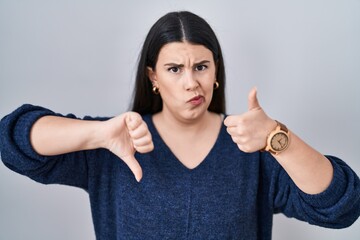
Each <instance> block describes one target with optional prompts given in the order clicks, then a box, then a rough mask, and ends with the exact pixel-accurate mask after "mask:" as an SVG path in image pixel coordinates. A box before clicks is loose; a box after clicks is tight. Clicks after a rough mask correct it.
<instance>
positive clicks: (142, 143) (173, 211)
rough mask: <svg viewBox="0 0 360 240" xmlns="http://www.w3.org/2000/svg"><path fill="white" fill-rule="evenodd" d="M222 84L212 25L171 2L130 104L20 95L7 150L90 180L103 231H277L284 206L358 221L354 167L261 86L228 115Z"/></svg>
mask: <svg viewBox="0 0 360 240" xmlns="http://www.w3.org/2000/svg"><path fill="white" fill-rule="evenodd" d="M224 86H225V71H224V63H223V57H222V53H221V48H220V45H219V43H218V41H217V39H216V36H215V34H214V32H213V31H212V29H211V28H210V26H209V25H208V24H207V23H206V22H205V21H204V20H203V19H202V18H200V17H198V16H196V15H194V14H192V13H190V12H172V13H169V14H166V15H165V16H163V17H162V18H160V19H159V20H158V21H157V22H156V23H155V24H154V25H153V27H152V28H151V30H150V32H149V33H148V35H147V38H146V40H145V43H144V46H143V49H142V53H141V56H140V60H139V66H138V72H137V77H136V87H135V97H134V103H133V111H132V112H126V113H124V114H122V115H120V116H117V117H114V118H111V119H91V118H86V119H83V120H79V119H76V118H75V116H73V115H67V116H65V117H64V116H61V115H60V114H56V113H54V112H52V111H50V110H48V109H44V108H42V107H37V106H32V105H23V106H22V107H20V108H19V109H17V110H15V111H14V112H13V113H11V114H9V115H8V116H6V117H5V118H4V119H2V121H1V144H0V146H1V157H2V160H3V162H4V164H5V165H6V166H8V167H9V168H10V169H12V170H14V171H16V172H19V173H21V174H24V175H27V176H29V177H30V178H32V179H34V180H35V181H38V182H41V183H45V184H49V183H60V184H66V185H71V186H76V187H80V188H83V189H85V190H86V191H87V192H88V193H89V196H90V202H91V208H92V216H93V221H94V226H95V233H96V236H97V239H271V229H272V216H273V214H274V213H278V212H282V213H284V214H285V215H286V216H288V217H295V218H297V219H300V220H303V221H307V222H309V223H310V224H316V225H319V226H324V227H330V228H343V227H347V226H349V225H351V224H352V223H353V222H354V221H355V220H356V219H357V218H358V216H359V214H360V187H359V183H360V181H359V178H358V177H357V175H356V174H355V173H354V172H353V171H352V170H351V169H350V168H349V167H348V166H347V165H346V164H345V163H344V162H343V161H341V160H340V159H338V158H336V157H332V156H327V157H325V156H323V155H321V154H320V153H318V152H317V151H316V150H314V149H312V148H311V147H310V146H308V145H307V144H306V143H304V142H303V141H302V140H301V139H299V138H298V137H297V136H296V135H295V134H294V133H292V132H291V131H290V130H288V129H287V128H286V126H285V125H283V124H281V123H280V122H277V121H275V120H273V119H271V118H269V117H268V116H267V115H266V113H265V112H264V111H263V109H262V108H261V106H260V104H259V102H258V100H257V97H256V89H255V88H254V89H253V90H251V91H250V93H249V98H248V102H249V110H248V112H246V113H244V114H242V115H235V116H225V115H224V114H225V96H224ZM119 158H120V159H121V160H122V161H121V160H120V159H119ZM134 176H135V179H134Z"/></svg>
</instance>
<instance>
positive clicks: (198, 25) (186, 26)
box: [132, 11, 225, 114]
mask: <svg viewBox="0 0 360 240" xmlns="http://www.w3.org/2000/svg"><path fill="white" fill-rule="evenodd" d="M184 41H187V42H189V43H192V44H200V45H203V46H205V47H206V48H208V49H209V50H210V51H211V52H212V54H213V57H214V62H215V64H216V67H217V69H216V81H218V83H219V88H217V89H216V90H214V93H213V97H212V101H211V103H210V105H209V108H208V110H209V111H211V112H216V113H225V67H224V60H223V56H222V52H221V48H220V44H219V41H218V39H217V38H216V35H215V33H214V31H213V30H212V29H211V27H210V25H209V24H208V23H207V22H206V21H205V20H204V19H203V18H201V17H199V16H197V15H195V14H193V13H191V12H187V11H182V12H170V13H168V14H166V15H164V16H163V17H161V18H160V19H159V20H158V21H157V22H156V23H155V24H154V25H153V26H152V27H151V29H150V31H149V33H148V35H147V37H146V39H145V42H144V45H143V48H142V50H141V53H140V56H139V62H138V69H137V74H136V82H135V88H134V95H133V96H134V99H133V103H132V111H135V112H138V113H140V114H154V113H157V112H160V111H161V110H162V99H161V97H160V95H155V94H154V93H153V92H152V84H151V82H150V80H149V78H148V76H147V67H151V68H152V69H154V70H155V67H156V62H157V59H158V55H159V52H160V49H161V48H162V47H163V46H164V45H165V44H167V43H171V42H184Z"/></svg>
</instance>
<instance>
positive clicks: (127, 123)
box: [104, 112, 154, 182]
mask: <svg viewBox="0 0 360 240" xmlns="http://www.w3.org/2000/svg"><path fill="white" fill-rule="evenodd" d="M104 124H105V128H104V131H105V136H106V137H105V139H106V140H105V148H107V149H109V150H110V151H111V152H113V153H114V154H115V155H117V156H118V157H120V158H121V159H122V160H123V161H124V162H125V163H126V164H127V165H128V167H129V168H130V170H131V171H132V172H133V174H134V176H135V178H136V180H137V181H138V182H140V180H141V178H142V169H141V166H140V164H139V162H138V161H137V160H136V159H135V157H134V154H135V152H136V151H137V152H139V153H147V152H150V151H152V150H153V149H154V144H153V141H152V137H151V133H150V131H149V129H148V127H147V125H146V123H145V122H144V121H143V119H142V118H141V116H140V115H139V114H138V113H135V112H126V113H124V114H122V115H120V116H117V117H114V118H112V119H110V120H108V121H106V122H104Z"/></svg>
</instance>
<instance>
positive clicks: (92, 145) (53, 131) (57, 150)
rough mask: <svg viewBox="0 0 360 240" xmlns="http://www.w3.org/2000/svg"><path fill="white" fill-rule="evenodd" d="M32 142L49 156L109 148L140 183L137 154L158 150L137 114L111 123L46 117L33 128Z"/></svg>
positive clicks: (40, 151) (118, 117)
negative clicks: (135, 155)
mask: <svg viewBox="0 0 360 240" xmlns="http://www.w3.org/2000/svg"><path fill="white" fill-rule="evenodd" d="M30 141H31V144H32V146H33V148H34V150H35V151H36V152H37V153H39V154H41V155H47V156H52V155H59V154H64V153H69V152H76V151H82V150H91V149H97V148H106V149H108V150H110V151H111V152H113V153H114V154H115V155H117V156H118V157H119V158H121V159H122V160H123V161H124V162H125V163H126V164H127V165H128V167H129V168H130V169H131V171H132V172H133V173H134V176H135V178H136V180H137V181H140V180H141V178H142V170H141V167H140V165H139V163H138V162H137V160H136V159H135V158H134V154H135V151H138V152H140V153H146V152H149V151H152V149H153V148H154V146H153V143H152V139H151V134H150V132H149V130H148V128H147V125H146V123H145V122H144V121H143V120H142V118H141V116H140V115H139V114H138V113H135V112H126V113H124V114H122V115H120V116H117V117H114V118H112V119H109V120H107V121H92V120H88V121H87V120H79V119H69V118H64V117H58V116H44V117H42V118H40V119H39V120H37V121H36V122H35V124H34V125H33V127H32V129H31V133H30Z"/></svg>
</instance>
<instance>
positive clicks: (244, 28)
mask: <svg viewBox="0 0 360 240" xmlns="http://www.w3.org/2000/svg"><path fill="white" fill-rule="evenodd" d="M173 10H190V11H193V12H194V13H196V14H199V15H200V16H202V17H203V18H205V19H206V20H207V21H208V22H209V23H210V25H211V26H212V27H213V29H214V30H215V32H216V33H217V36H218V38H219V40H220V43H221V44H222V48H223V52H224V57H225V64H226V72H227V88H226V91H227V107H228V113H230V114H241V113H243V112H245V111H246V110H247V94H248V92H249V90H250V89H251V87H252V86H257V87H258V97H259V101H260V104H261V105H262V107H263V108H264V109H265V111H266V112H267V113H268V114H269V115H270V116H271V117H273V118H275V119H278V120H280V121H282V122H284V123H286V124H287V125H288V127H289V128H290V129H292V130H293V131H294V132H296V133H297V134H298V135H300V136H301V137H302V138H303V139H304V140H305V141H307V142H308V143H309V144H310V145H312V146H313V147H315V148H316V149H318V150H319V151H321V152H323V153H324V154H332V155H336V156H338V157H340V158H342V159H344V160H345V161H346V162H347V163H348V164H349V165H351V166H352V168H353V169H354V170H355V171H356V172H357V173H358V174H359V173H360V162H359V157H358V156H359V155H358V153H357V151H358V150H359V146H360V141H359V136H360V127H359V122H360V106H359V104H360V92H359V90H360V44H359V43H360V1H358V0H302V1H300V0H298V1H287V0H272V1H258V0H248V1H246V0H235V1H209V0H207V1H192V0H182V1H165V0H163V1H160V0H153V1H140V0H139V1H127V2H125V1H89V0H81V1H80V0H79V1H73V0H62V1H56V0H42V1H40V0H32V1H31V0H28V1H25V0H24V1H19V0H0V117H3V116H4V115H6V114H7V113H9V112H11V111H12V110H14V109H15V108H17V107H18V106H20V105H21V104H22V103H32V104H36V105H41V106H45V107H47V108H50V109H52V110H54V111H56V112H60V113H63V114H66V113H69V112H72V113H75V114H76V115H77V116H79V117H82V116H84V115H92V116H113V115H117V114H120V113H122V112H124V111H126V110H127V109H128V107H129V104H130V99H131V94H132V88H133V81H134V76H135V69H136V67H135V66H136V62H137V57H138V54H139V51H140V48H141V45H142V43H143V41H144V38H145V35H146V34H147V32H148V30H149V28H150V27H151V25H152V24H153V23H154V22H155V21H156V20H157V19H158V18H159V17H161V16H162V15H164V14H165V13H167V12H169V11H173ZM0 239H11V240H18V239H19V240H20V239H40V240H42V239H53V240H54V239H55V240H56V239H59V240H60V239H61V240H63V239H95V236H94V230H93V225H92V220H91V213H90V206H89V201H88V196H87V194H86V192H85V191H83V190H79V189H76V188H72V187H66V186H59V185H52V186H45V185H41V184H38V183H35V182H33V181H31V180H29V179H28V178H27V177H23V176H21V175H18V174H16V173H13V172H11V171H9V170H8V169H7V168H6V167H5V166H4V165H3V164H2V163H0ZM273 239H280V240H282V239H284V240H285V239H294V240H296V239H336V240H340V239H341V240H342V239H360V220H358V221H357V222H355V224H353V225H352V226H351V227H349V228H347V229H343V230H330V229H324V228H320V227H316V226H311V225H309V224H307V223H303V222H300V221H297V220H294V219H287V218H286V217H284V216H283V215H281V214H280V215H276V216H275V217H274V231H273Z"/></svg>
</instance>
